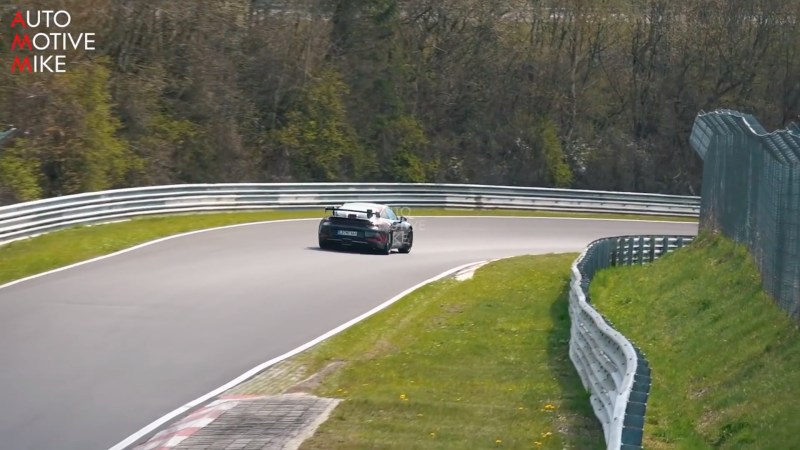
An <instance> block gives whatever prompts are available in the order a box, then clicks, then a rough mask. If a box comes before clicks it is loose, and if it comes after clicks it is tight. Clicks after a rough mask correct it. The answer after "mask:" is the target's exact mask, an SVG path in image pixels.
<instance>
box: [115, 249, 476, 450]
mask: <svg viewBox="0 0 800 450" xmlns="http://www.w3.org/2000/svg"><path fill="white" fill-rule="evenodd" d="M483 262H485V261H475V262H471V263H467V264H462V265H460V266H458V267H454V268H452V269H449V270H446V271H444V272H442V273H440V274H439V275H436V276H434V277H432V278H428V279H427V280H425V281H423V282H421V283H418V284H416V285H414V286H412V287H410V288H408V289H406V290H404V291H403V292H401V293H399V294H397V295H395V296H394V297H392V298H390V299H389V300H387V301H385V302H383V303H381V304H380V305H378V306H376V307H374V308H372V309H371V310H369V311H367V312H365V313H364V314H361V315H360V316H358V317H356V318H354V319H351V320H349V321H348V322H345V323H344V324H342V325H339V326H338V327H336V328H334V329H333V330H330V331H328V332H327V333H325V334H323V335H322V336H319V337H317V338H316V339H314V340H311V341H309V342H306V343H305V344H303V345H301V346H299V347H296V348H295V349H293V350H290V351H288V352H286V353H284V354H283V355H280V356H278V357H276V358H273V359H270V360H269V361H267V362H265V363H262V364H260V365H258V366H256V367H254V368H252V369H250V370H248V371H247V372H245V373H243V374H242V375H240V376H238V377H236V378H234V379H233V380H231V381H229V382H228V383H226V384H224V385H222V386H220V387H218V388H217V389H214V390H213V391H211V392H209V393H207V394H205V395H203V396H201V397H198V398H196V399H194V400H192V401H191V402H189V403H186V404H185V405H183V406H181V407H179V408H176V409H174V410H173V411H171V412H169V413H167V414H166V415H164V416H162V417H160V418H158V419H156V420H155V421H153V422H151V423H150V424H148V425H146V426H145V427H144V428H142V429H140V430H139V431H137V432H135V433H133V434H132V435H130V436H128V437H127V438H125V439H124V440H123V441H121V442H120V443H118V444H117V445H115V446H113V447H111V448H110V449H109V450H124V449H127V448H128V447H130V446H132V445H134V444H136V443H137V441H139V440H140V439H142V438H143V437H144V436H146V435H147V434H149V433H151V432H153V431H155V430H156V429H158V427H160V426H162V425H164V424H166V423H167V422H169V421H170V420H172V419H174V418H175V417H177V416H179V415H181V414H182V413H184V412H186V411H188V410H190V409H191V408H193V407H195V406H197V405H199V404H202V403H203V402H206V401H208V400H210V399H211V398H213V397H216V396H218V395H220V394H222V393H223V392H225V391H227V390H228V389H231V388H233V387H234V386H236V385H238V384H240V383H242V382H244V381H247V380H248V379H250V378H252V377H253V376H255V375H257V374H258V373H259V372H261V371H263V370H264V369H267V368H268V367H269V366H272V365H274V364H276V363H279V362H281V361H283V360H285V359H287V358H290V357H292V356H294V355H296V354H298V353H300V352H303V351H305V350H308V349H309V348H311V347H313V346H314V345H316V344H319V343H320V342H322V341H324V340H326V339H328V338H330V337H332V336H335V335H336V334H339V333H340V332H342V331H344V330H346V329H347V328H350V327H351V326H353V325H355V324H357V323H358V322H361V321H362V320H364V319H366V318H368V317H369V316H371V315H373V314H375V313H377V312H379V311H381V310H383V309H385V308H387V307H389V306H390V305H392V304H394V303H395V302H397V301H398V300H400V299H401V298H403V297H405V296H406V295H408V294H410V293H412V292H414V291H415V290H417V289H419V288H421V287H423V286H425V285H427V284H430V283H433V282H435V281H438V280H441V279H442V278H445V277H447V276H448V275H451V274H453V273H456V272H458V271H459V270H461V269H464V268H466V267H469V266H472V265H475V264H481V263H483Z"/></svg>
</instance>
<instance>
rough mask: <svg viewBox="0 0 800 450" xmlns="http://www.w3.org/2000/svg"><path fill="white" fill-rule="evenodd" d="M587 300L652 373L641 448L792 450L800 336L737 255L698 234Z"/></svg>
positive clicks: (607, 278)
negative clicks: (633, 347) (631, 344)
mask: <svg viewBox="0 0 800 450" xmlns="http://www.w3.org/2000/svg"><path fill="white" fill-rule="evenodd" d="M590 293H591V296H592V301H593V302H594V304H595V305H596V307H597V308H598V309H599V310H600V311H601V312H603V314H605V315H606V317H608V318H609V319H610V320H611V321H612V322H614V324H615V325H616V327H617V329H619V330H620V331H621V332H622V333H623V334H625V335H626V336H627V337H628V338H629V339H631V340H632V341H633V342H634V343H636V345H638V346H639V347H640V348H641V349H642V351H643V352H644V353H645V354H646V355H647V357H648V359H649V361H650V364H651V366H652V369H653V385H652V388H651V397H650V403H649V405H648V411H647V420H646V424H645V442H644V444H645V447H646V448H648V449H666V448H680V449H683V448H691V449H695V448H698V449H702V448H714V449H717V448H719V449H729V448H763V449H779V448H800V435H798V433H797V432H796V425H797V424H796V422H797V418H798V417H800V402H798V401H797V400H798V398H800V371H799V370H797V369H798V367H800V331H799V330H798V326H797V324H796V323H794V322H793V321H792V320H791V319H789V318H788V317H787V316H786V315H785V314H784V313H783V312H782V311H781V310H780V309H779V308H778V307H777V306H776V305H775V304H774V303H773V301H772V300H771V299H770V298H769V297H768V296H767V295H766V294H765V293H764V292H763V290H762V288H761V279H760V276H759V273H758V271H757V269H756V267H755V265H754V263H753V260H752V258H751V257H750V256H749V254H748V253H747V251H746V249H745V248H744V247H742V246H740V245H735V244H734V243H732V242H731V241H729V240H727V239H725V238H721V237H716V236H701V237H700V238H699V239H698V240H697V241H696V242H695V243H694V244H692V245H691V246H690V247H688V248H686V249H683V250H681V251H678V252H675V253H673V254H670V255H668V256H666V257H664V258H663V259H661V260H659V261H656V262H655V263H653V264H652V265H649V266H641V267H630V268H625V267H622V268H613V269H609V270H605V271H603V272H601V273H599V274H598V275H597V277H596V278H595V279H594V280H593V282H592V284H591V286H590Z"/></svg>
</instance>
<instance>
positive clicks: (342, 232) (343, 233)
mask: <svg viewBox="0 0 800 450" xmlns="http://www.w3.org/2000/svg"><path fill="white" fill-rule="evenodd" d="M337 234H338V235H339V236H358V231H348V230H339V231H338V232H337Z"/></svg>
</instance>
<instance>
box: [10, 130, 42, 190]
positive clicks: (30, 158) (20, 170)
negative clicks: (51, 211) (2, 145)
mask: <svg viewBox="0 0 800 450" xmlns="http://www.w3.org/2000/svg"><path fill="white" fill-rule="evenodd" d="M35 154H36V150H35V149H33V148H31V147H30V141H29V140H27V139H24V138H20V139H16V140H15V141H14V144H13V146H11V147H9V148H6V149H4V150H3V151H2V152H0V198H2V197H7V198H8V199H9V200H10V201H11V202H21V201H29V200H36V199H38V198H40V197H41V195H42V188H41V187H40V186H39V179H38V178H39V167H38V161H37V160H36V157H35Z"/></svg>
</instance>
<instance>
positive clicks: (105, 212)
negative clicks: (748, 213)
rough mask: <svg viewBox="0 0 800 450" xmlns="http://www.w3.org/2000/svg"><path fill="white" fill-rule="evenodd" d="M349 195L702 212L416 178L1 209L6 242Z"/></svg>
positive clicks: (97, 195) (58, 200)
mask: <svg viewBox="0 0 800 450" xmlns="http://www.w3.org/2000/svg"><path fill="white" fill-rule="evenodd" d="M346 201H372V202H377V203H387V204H391V205H397V206H408V207H445V208H475V209H532V210H533V209H535V210H551V211H576V212H605V213H629V214H642V215H662V216H688V217H697V216H698V215H699V211H700V199H699V197H686V196H677V195H660V194H641V193H627V192H606V191H585V190H569V189H546V188H527V187H512V186H484V185H468V184H424V183H423V184H412V183H274V184H244V183H237V184H184V185H172V186H154V187H141V188H130V189H118V190H111V191H101V192H91V193H86V194H76V195H67V196H63V197H55V198H48V199H45V200H36V201H32V202H26V203H18V204H13V205H8V206H3V207H0V244H2V243H6V242H9V241H12V240H16V239H20V238H25V237H30V236H34V235H38V234H42V233H47V232H50V231H54V230H58V229H61V228H66V227H70V226H74V225H85V224H92V223H100V222H107V221H112V220H119V219H125V218H129V217H134V216H140V215H146V214H172V213H184V212H201V211H231V210H254V209H278V208H282V209H286V208H295V209H304V208H305V209H307V208H317V207H323V206H330V205H335V204H339V203H343V202H346Z"/></svg>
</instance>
